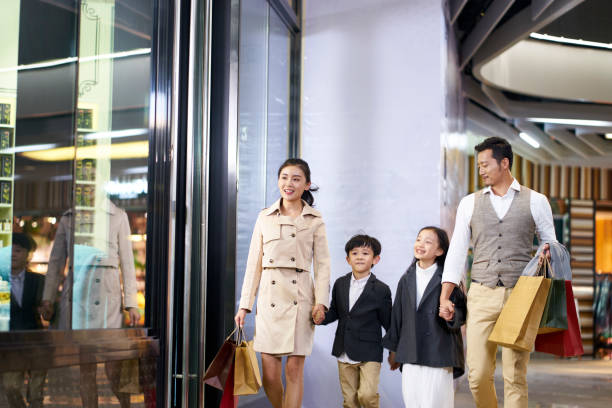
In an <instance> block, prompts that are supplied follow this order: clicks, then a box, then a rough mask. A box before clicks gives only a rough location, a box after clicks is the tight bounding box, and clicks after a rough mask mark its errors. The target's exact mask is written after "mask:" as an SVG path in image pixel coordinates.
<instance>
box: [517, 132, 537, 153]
mask: <svg viewBox="0 0 612 408" xmlns="http://www.w3.org/2000/svg"><path fill="white" fill-rule="evenodd" d="M519 136H520V138H521V139H523V140H524V141H525V142H527V143H529V145H530V146H531V147H535V148H536V149H539V148H540V144H539V143H538V142H537V141H536V140H535V139H534V138H533V137H531V136H529V135H528V134H527V133H525V132H521V133H519Z"/></svg>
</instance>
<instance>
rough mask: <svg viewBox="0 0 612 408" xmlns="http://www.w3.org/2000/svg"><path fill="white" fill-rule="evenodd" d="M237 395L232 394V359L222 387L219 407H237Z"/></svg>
mask: <svg viewBox="0 0 612 408" xmlns="http://www.w3.org/2000/svg"><path fill="white" fill-rule="evenodd" d="M237 407H238V396H237V395H234V360H233V359H232V362H231V364H230V367H229V371H228V376H227V379H226V380H225V384H224V387H223V395H222V396H221V403H220V404H219V408H237Z"/></svg>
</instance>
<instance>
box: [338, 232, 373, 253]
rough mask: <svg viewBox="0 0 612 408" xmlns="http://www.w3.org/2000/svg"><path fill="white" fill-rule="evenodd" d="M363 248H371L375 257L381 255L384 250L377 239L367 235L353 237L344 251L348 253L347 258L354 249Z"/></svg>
mask: <svg viewBox="0 0 612 408" xmlns="http://www.w3.org/2000/svg"><path fill="white" fill-rule="evenodd" d="M363 247H365V248H370V249H371V250H372V252H374V256H378V255H380V251H381V250H382V247H381V246H380V242H379V241H378V240H377V239H376V238H374V237H371V236H369V235H365V234H358V235H353V236H352V237H351V239H349V240H348V242H347V243H346V245H345V246H344V250H345V251H346V256H348V254H349V252H351V251H352V250H353V249H355V248H363Z"/></svg>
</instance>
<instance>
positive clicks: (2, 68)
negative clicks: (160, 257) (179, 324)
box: [0, 0, 155, 406]
mask: <svg viewBox="0 0 612 408" xmlns="http://www.w3.org/2000/svg"><path fill="white" fill-rule="evenodd" d="M154 3H155V1H154V0H80V1H78V0H56V1H55V0H54V1H48V0H6V1H2V2H0V15H2V16H3V21H4V22H3V25H2V27H1V28H0V33H1V35H2V39H3V45H2V47H0V331H3V332H6V331H11V332H13V331H23V330H31V331H37V332H39V333H33V336H30V337H27V339H28V341H35V342H38V341H40V342H42V341H43V340H44V341H47V343H45V345H44V347H50V348H51V350H52V347H55V343H56V342H57V344H59V343H61V342H68V341H69V342H77V343H78V344H80V346H79V347H81V348H82V350H81V351H79V350H77V352H76V354H75V355H76V357H74V355H72V357H70V358H73V357H74V358H76V360H74V359H73V360H69V357H68V355H69V352H72V351H70V350H72V349H70V348H67V349H66V350H68V351H67V353H68V354H66V357H65V358H66V361H67V362H64V363H62V362H58V360H57V359H54V357H53V355H49V356H41V357H40V359H39V360H40V363H38V362H37V363H32V362H31V361H30V360H27V362H22V361H18V360H10V361H13V363H11V364H14V366H15V367H21V368H24V367H31V366H32V364H35V365H38V366H39V367H38V368H37V370H34V368H32V370H29V369H27V370H26V369H24V370H23V371H22V370H21V369H20V370H17V371H13V372H5V370H6V369H9V368H11V369H12V366H9V367H0V406H5V405H4V404H5V403H7V402H8V404H9V405H10V406H22V405H20V404H21V403H23V401H24V398H26V392H25V388H24V387H23V386H24V385H25V384H29V386H36V383H37V382H42V383H41V384H39V386H38V388H36V390H34V391H33V392H35V393H36V398H37V399H38V398H39V397H40V398H41V399H44V403H45V404H47V403H49V404H60V405H65V404H68V405H71V406H97V405H98V388H99V389H100V391H101V392H104V391H102V390H103V389H104V387H105V385H107V386H108V387H110V389H111V390H112V393H108V396H107V397H105V398H108V401H107V402H110V400H111V398H112V400H113V404H117V405H119V403H120V405H121V406H129V403H130V400H131V401H132V402H138V401H142V400H143V399H144V397H143V395H142V393H143V392H144V385H143V384H142V383H140V385H139V384H138V383H139V381H141V380H142V378H143V375H144V373H145V370H143V369H142V367H141V368H139V364H140V363H141V362H142V360H140V363H139V358H140V357H141V356H142V353H143V352H144V351H143V350H132V351H130V350H128V349H129V347H130V346H129V345H130V344H132V343H131V340H129V338H130V336H134V334H129V333H128V332H129V331H121V332H122V333H124V332H125V333H126V334H125V335H123V334H122V335H118V334H116V333H115V334H112V333H109V335H108V338H106V337H105V336H103V335H101V334H100V332H98V334H95V335H91V336H90V335H88V334H85V333H82V334H79V333H78V332H72V331H71V332H70V333H75V334H70V336H71V337H70V338H69V337H67V335H66V334H65V332H64V331H66V330H82V329H120V328H126V327H132V326H143V324H144V308H145V300H144V295H145V268H146V238H147V237H146V230H147V196H148V191H147V186H148V167H149V160H148V158H149V143H148V140H149V117H150V109H149V98H150V93H151V74H150V73H151V65H152V61H151V47H152V44H153V40H152V38H153V37H152V35H153V25H154V18H153V17H154V5H155V4H154ZM136 332H137V333H139V334H138V335H140V336H144V334H143V333H144V332H143V331H142V330H141V329H138V330H136V331H134V332H130V333H136ZM66 333H67V332H66ZM11 334H12V333H11ZM19 335H20V333H16V336H17V337H14V338H15V339H20V338H21V337H19ZM3 338H9V337H3ZM40 339H43V340H40ZM104 342H106V343H107V344H108V343H109V342H115V343H113V344H114V346H113V347H114V348H113V349H112V350H113V352H109V351H108V350H106V351H104V352H103V353H102V352H101V351H100V350H103V349H104V347H103V346H100V345H101V344H103V343H104ZM121 342H122V343H121ZM119 343H121V344H123V345H121V346H118V345H117V344H119ZM70 344H74V343H70ZM41 347H42V346H41ZM73 347H74V346H73ZM121 347H126V348H127V349H125V350H123V349H122V348H121ZM32 348H33V353H34V354H36V353H41V352H40V351H39V350H36V349H34V347H32ZM119 350H123V351H121V352H119ZM79 353H83V355H85V354H86V355H87V356H88V357H87V358H85V357H82V356H81V357H79ZM113 353H114V354H113ZM13 357H14V356H13ZM13 357H11V358H13ZM80 358H81V360H79V359H80ZM31 360H32V361H34V358H32V359H31ZM86 360H87V361H86ZM68 361H69V362H68ZM98 362H104V364H99V365H98V364H97V363H98ZM69 364H73V365H74V364H78V366H73V367H72V368H66V369H60V368H57V367H59V366H62V365H69ZM45 365H46V366H47V367H54V368H53V369H52V370H47V369H46V368H45ZM98 371H100V372H103V373H105V374H100V373H98ZM149 371H150V372H148V373H147V375H150V374H151V373H154V372H155V368H154V367H153V368H152V369H151V370H149ZM52 373H56V374H57V373H59V374H57V375H56V374H53V375H52ZM62 373H63V374H62ZM67 373H72V374H70V375H76V377H77V378H78V379H77V380H76V384H79V387H77V388H76V389H71V388H69V387H66V381H68V378H69V377H70V375H68V374H67ZM75 373H76V374H75ZM151 378H153V379H154V378H155V376H154V374H153V375H152V377H151ZM130 381H131V382H130ZM148 384H149V386H151V387H153V386H154V381H149V383H148ZM18 389H19V391H16V390H18ZM22 391H23V392H22ZM139 393H140V395H139V396H137V394H139ZM111 396H112V397H111ZM15 404H16V405H15ZM36 404H38V400H36V401H31V406H38V405H36ZM126 404H127V405H126ZM23 406H25V405H23Z"/></svg>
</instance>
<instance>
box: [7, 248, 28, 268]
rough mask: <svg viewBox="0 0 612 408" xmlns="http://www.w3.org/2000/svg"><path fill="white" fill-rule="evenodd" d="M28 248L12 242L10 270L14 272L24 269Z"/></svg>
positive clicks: (26, 262)
mask: <svg viewBox="0 0 612 408" xmlns="http://www.w3.org/2000/svg"><path fill="white" fill-rule="evenodd" d="M28 255H29V253H28V250H27V249H25V248H23V247H21V246H19V245H15V244H13V250H12V252H11V270H13V271H15V272H21V271H22V270H24V269H25V267H26V265H27V264H28Z"/></svg>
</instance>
